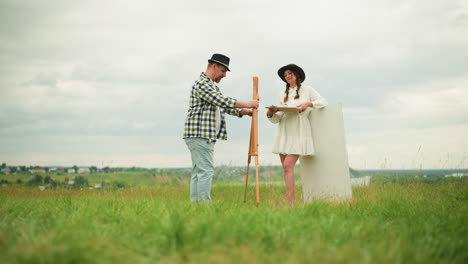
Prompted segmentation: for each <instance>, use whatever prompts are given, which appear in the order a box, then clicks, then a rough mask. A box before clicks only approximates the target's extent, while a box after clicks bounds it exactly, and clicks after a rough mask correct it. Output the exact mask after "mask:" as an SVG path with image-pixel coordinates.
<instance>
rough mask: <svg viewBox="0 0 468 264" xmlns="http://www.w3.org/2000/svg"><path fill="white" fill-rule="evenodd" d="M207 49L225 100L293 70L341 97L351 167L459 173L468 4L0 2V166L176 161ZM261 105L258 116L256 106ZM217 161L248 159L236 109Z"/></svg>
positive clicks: (467, 157) (394, 0) (265, 141)
mask: <svg viewBox="0 0 468 264" xmlns="http://www.w3.org/2000/svg"><path fill="white" fill-rule="evenodd" d="M212 53H223V54H225V55H227V56H229V57H230V58H231V63H230V68H231V72H229V73H228V75H227V77H226V78H225V79H223V80H222V81H221V83H220V85H219V86H220V88H221V90H222V92H223V93H224V94H225V95H228V96H231V97H234V98H237V99H239V100H242V101H246V100H250V98H251V96H252V77H253V76H258V77H259V92H260V97H261V108H260V113H259V116H260V118H259V144H260V145H259V151H260V158H259V159H260V165H279V164H280V163H279V158H278V157H277V155H274V154H272V153H271V145H272V142H273V137H274V132H275V129H276V127H275V125H273V124H270V123H269V122H268V120H266V118H264V115H265V111H264V108H263V106H266V105H270V104H274V103H276V100H277V98H276V97H277V94H278V91H279V90H280V89H282V88H283V87H284V84H283V82H282V81H281V80H280V79H279V78H278V76H277V74H276V71H277V70H278V68H280V67H281V66H283V65H285V64H289V63H296V64H298V65H300V66H301V67H302V68H303V69H304V70H305V72H306V81H305V84H307V85H310V86H312V87H314V88H315V89H316V90H317V91H318V92H319V93H321V94H322V96H324V97H325V98H326V99H327V100H328V101H329V102H330V103H331V104H335V103H342V105H343V113H344V119H345V130H346V142H347V150H348V156H349V163H350V166H351V167H353V168H357V169H372V168H375V169H382V168H402V169H410V168H423V169H428V168H466V167H468V151H467V150H468V1H467V0H414V1H413V0H355V1H349V0H342V1H339V0H327V1H311V0H308V1H297V0H289V1H272V0H268V1H267V0H265V1H255V0H249V1H247V0H237V1H211V0H200V1H181V0H173V1H159V0H152V1H135V0H134V1H130V0H120V1H118V0H112V1H98V0H92V1H85V0H82V1H66V0H58V1H52V0H49V1H43V0H34V1H30V0H29V1H23V0H0V99H1V102H0V162H6V163H7V164H8V165H49V166H50V165H63V166H72V165H78V166H91V165H95V166H98V167H101V166H143V167H188V166H190V164H191V161H190V155H189V152H188V150H187V148H186V146H185V144H184V142H183V140H182V134H183V125H184V119H185V116H186V112H187V107H188V100H189V93H190V88H191V85H192V84H193V82H194V80H195V79H196V78H198V76H199V74H200V72H202V71H204V70H205V68H206V64H207V59H209V58H210V57H211V54H212ZM262 108H263V109H262ZM226 118H227V129H228V141H218V142H217V143H216V147H215V163H216V165H221V164H227V165H229V164H232V165H246V161H247V151H248V145H249V138H250V124H251V123H250V118H247V117H244V118H236V117H232V116H227V117H226Z"/></svg>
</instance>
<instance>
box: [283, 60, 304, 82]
mask: <svg viewBox="0 0 468 264" xmlns="http://www.w3.org/2000/svg"><path fill="white" fill-rule="evenodd" d="M286 70H291V71H293V72H295V73H297V74H299V78H300V79H301V80H300V82H303V81H304V80H305V73H304V71H303V70H302V69H301V67H299V66H297V65H296V64H288V65H286V66H283V67H281V68H280V69H279V70H278V75H279V77H280V78H281V80H283V81H284V82H286V79H284V72H285V71H286Z"/></svg>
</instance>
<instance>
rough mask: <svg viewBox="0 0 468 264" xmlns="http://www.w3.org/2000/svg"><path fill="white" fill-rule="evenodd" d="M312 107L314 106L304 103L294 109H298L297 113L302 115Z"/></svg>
mask: <svg viewBox="0 0 468 264" xmlns="http://www.w3.org/2000/svg"><path fill="white" fill-rule="evenodd" d="M312 106H314V105H313V104H312V103H311V102H305V103H302V104H300V105H298V106H296V108H297V109H299V113H302V112H304V111H305V110H306V108H307V107H312Z"/></svg>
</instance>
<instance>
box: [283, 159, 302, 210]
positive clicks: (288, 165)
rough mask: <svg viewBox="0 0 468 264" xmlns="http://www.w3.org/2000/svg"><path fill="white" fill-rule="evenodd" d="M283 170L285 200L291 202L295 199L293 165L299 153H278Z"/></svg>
mask: <svg viewBox="0 0 468 264" xmlns="http://www.w3.org/2000/svg"><path fill="white" fill-rule="evenodd" d="M280 159H281V163H282V165H283V171H284V183H285V185H286V202H287V203H289V204H291V203H294V201H295V194H294V166H295V165H296V162H297V160H298V159H299V155H280Z"/></svg>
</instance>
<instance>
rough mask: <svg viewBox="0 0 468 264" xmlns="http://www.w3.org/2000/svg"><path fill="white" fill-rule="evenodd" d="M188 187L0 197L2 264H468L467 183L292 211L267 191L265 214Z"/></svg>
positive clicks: (376, 191) (381, 191) (397, 186)
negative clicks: (192, 198) (193, 196)
mask: <svg viewBox="0 0 468 264" xmlns="http://www.w3.org/2000/svg"><path fill="white" fill-rule="evenodd" d="M93 177H97V176H93ZM142 177H143V178H144V176H142ZM96 181H99V179H97V180H96ZM188 188H189V187H188V185H187V184H186V182H185V181H179V182H178V183H177V184H170V185H169V184H168V185H167V186H152V185H151V186H146V187H142V186H137V187H132V188H125V189H104V190H89V189H87V188H84V189H81V190H80V189H66V188H57V189H46V190H45V191H40V190H39V189H38V188H36V187H35V188H27V187H21V186H15V185H11V186H7V187H0V263H113V264H115V263H468V243H467V237H468V226H467V223H468V181H467V180H465V179H461V180H456V181H448V180H447V181H444V180H441V181H438V182H432V183H424V182H422V181H396V182H395V181H393V182H385V181H375V182H371V184H370V185H369V186H366V187H354V188H353V199H352V201H350V202H347V203H332V202H325V201H317V202H313V203H310V204H306V205H304V204H303V203H302V200H301V199H299V201H298V203H297V204H296V205H295V206H292V207H288V206H286V205H285V204H284V203H283V196H284V186H283V185H262V186H261V189H260V192H261V204H260V205H259V206H258V207H257V206H255V203H254V201H255V199H254V189H253V187H252V189H250V192H249V195H250V197H249V199H248V202H247V203H244V202H243V201H242V197H243V191H244V190H243V186H242V185H233V184H226V183H223V182H222V181H219V182H215V184H214V187H213V190H212V198H213V202H212V203H211V204H210V205H204V204H191V203H189V202H188ZM297 196H301V187H300V186H297Z"/></svg>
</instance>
